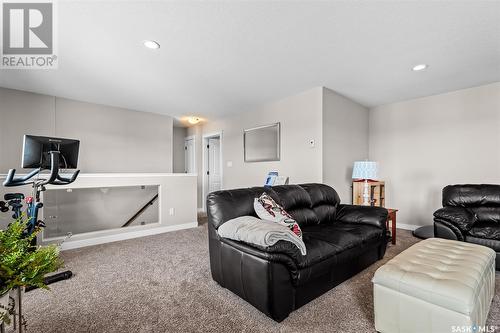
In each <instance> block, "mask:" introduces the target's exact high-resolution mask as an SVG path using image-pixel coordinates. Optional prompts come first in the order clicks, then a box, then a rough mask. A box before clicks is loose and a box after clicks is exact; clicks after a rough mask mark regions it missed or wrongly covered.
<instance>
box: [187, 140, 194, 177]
mask: <svg viewBox="0 0 500 333" xmlns="http://www.w3.org/2000/svg"><path fill="white" fill-rule="evenodd" d="M184 161H185V162H186V173H196V170H195V168H196V165H195V163H194V139H186V140H185V141H184Z"/></svg>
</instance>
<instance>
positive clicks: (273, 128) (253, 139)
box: [243, 123, 280, 162]
mask: <svg viewBox="0 0 500 333" xmlns="http://www.w3.org/2000/svg"><path fill="white" fill-rule="evenodd" d="M243 146H244V147H243V148H244V154H245V162H264V161H279V160H280V123H275V124H270V125H264V126H259V127H254V128H249V129H246V130H244V131H243Z"/></svg>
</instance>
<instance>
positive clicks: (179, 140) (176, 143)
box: [172, 127, 187, 173]
mask: <svg viewBox="0 0 500 333" xmlns="http://www.w3.org/2000/svg"><path fill="white" fill-rule="evenodd" d="M186 136H187V129H186V128H185V127H174V131H173V140H172V160H173V172H175V173H184V172H185V171H186V160H185V153H184V139H185V138H186Z"/></svg>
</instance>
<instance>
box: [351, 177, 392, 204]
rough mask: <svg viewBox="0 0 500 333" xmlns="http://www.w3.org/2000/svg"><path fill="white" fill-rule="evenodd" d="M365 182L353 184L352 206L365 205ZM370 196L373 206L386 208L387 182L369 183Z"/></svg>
mask: <svg viewBox="0 0 500 333" xmlns="http://www.w3.org/2000/svg"><path fill="white" fill-rule="evenodd" d="M364 186H365V182H364V181H356V182H352V204H353V205H362V204H363V188H364ZM368 186H369V191H368V193H369V195H370V202H371V205H372V206H379V207H385V182H382V181H376V182H375V181H369V182H368Z"/></svg>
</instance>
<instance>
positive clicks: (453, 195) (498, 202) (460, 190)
mask: <svg viewBox="0 0 500 333" xmlns="http://www.w3.org/2000/svg"><path fill="white" fill-rule="evenodd" d="M443 206H457V207H479V206H495V207H500V185H488V184H481V185H477V184H472V185H448V186H446V187H445V188H443Z"/></svg>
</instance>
